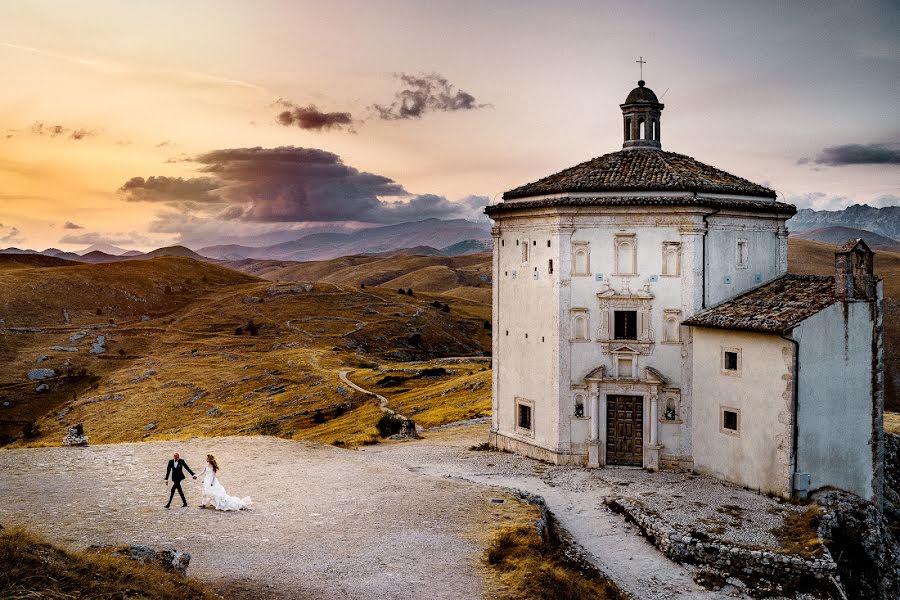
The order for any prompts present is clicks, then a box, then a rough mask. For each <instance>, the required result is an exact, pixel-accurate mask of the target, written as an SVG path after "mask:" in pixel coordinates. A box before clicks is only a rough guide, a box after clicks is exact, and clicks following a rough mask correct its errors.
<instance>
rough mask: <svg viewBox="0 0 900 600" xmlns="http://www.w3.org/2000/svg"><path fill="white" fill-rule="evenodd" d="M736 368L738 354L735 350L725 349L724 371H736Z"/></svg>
mask: <svg viewBox="0 0 900 600" xmlns="http://www.w3.org/2000/svg"><path fill="white" fill-rule="evenodd" d="M737 368H738V355H737V352H729V351H727V350H726V351H725V370H726V371H737Z"/></svg>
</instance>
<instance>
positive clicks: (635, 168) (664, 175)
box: [503, 92, 775, 200]
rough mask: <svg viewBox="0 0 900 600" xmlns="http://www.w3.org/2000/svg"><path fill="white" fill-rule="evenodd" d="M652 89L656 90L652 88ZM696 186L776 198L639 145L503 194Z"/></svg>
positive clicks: (682, 158)
mask: <svg viewBox="0 0 900 600" xmlns="http://www.w3.org/2000/svg"><path fill="white" fill-rule="evenodd" d="M650 93H651V94H652V93H653V92H650ZM670 191H681V192H692V193H717V194H738V195H744V196H758V197H762V198H767V199H770V200H771V199H774V198H775V192H774V190H770V189H769V188H766V187H763V186H761V185H758V184H755V183H753V182H750V181H747V180H746V179H744V178H742V177H737V176H735V175H732V174H730V173H726V172H725V171H722V170H720V169H717V168H715V167H711V166H710V165H707V164H704V163H702V162H700V161H699V160H695V159H693V158H691V157H689V156H684V155H683V154H676V153H674V152H665V151H663V150H655V149H652V150H651V149H644V148H634V149H630V150H620V151H619V152H613V153H611V154H604V155H603V156H599V157H597V158H595V159H593V160H589V161H587V162H584V163H581V164H580V165H575V166H574V167H571V168H568V169H565V170H564V171H560V172H559V173H556V174H554V175H550V176H548V177H544V178H543V179H540V180H538V181H535V182H534V183H529V184H527V185H523V186H521V187H518V188H516V189H514V190H510V191H508V192H506V193H505V194H503V198H504V199H505V200H511V199H516V198H527V197H529V196H542V195H546V194H561V193H567V192H568V193H572V192H577V193H585V192H587V193H590V192H670Z"/></svg>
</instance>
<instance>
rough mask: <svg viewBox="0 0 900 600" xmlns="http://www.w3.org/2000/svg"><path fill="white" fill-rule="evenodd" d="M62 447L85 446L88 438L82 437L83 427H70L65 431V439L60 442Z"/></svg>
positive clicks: (79, 425) (80, 425)
mask: <svg viewBox="0 0 900 600" xmlns="http://www.w3.org/2000/svg"><path fill="white" fill-rule="evenodd" d="M62 445H63V446H87V445H88V438H87V436H86V435H84V425H82V424H81V423H79V424H77V425H72V426H71V427H69V428H68V430H66V437H64V438H63V441H62Z"/></svg>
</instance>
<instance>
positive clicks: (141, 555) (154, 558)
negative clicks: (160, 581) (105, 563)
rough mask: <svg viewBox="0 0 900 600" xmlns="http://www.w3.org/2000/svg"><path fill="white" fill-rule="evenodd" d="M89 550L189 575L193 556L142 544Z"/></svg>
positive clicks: (100, 546)
mask: <svg viewBox="0 0 900 600" xmlns="http://www.w3.org/2000/svg"><path fill="white" fill-rule="evenodd" d="M88 550H90V551H92V552H98V553H101V554H108V555H110V556H121V557H124V558H128V559H131V560H134V561H137V562H139V563H141V564H157V565H159V566H161V567H162V568H163V569H165V570H167V571H171V572H173V573H178V574H179V575H183V576H184V575H187V568H188V566H190V564H191V555H190V554H189V553H187V552H179V551H178V550H174V549H172V548H166V549H163V550H155V549H153V548H151V547H150V546H144V545H142V544H130V545H128V546H106V545H96V546H91V547H90V548H88Z"/></svg>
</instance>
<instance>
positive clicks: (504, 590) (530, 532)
mask: <svg viewBox="0 0 900 600" xmlns="http://www.w3.org/2000/svg"><path fill="white" fill-rule="evenodd" d="M532 509H533V513H532V518H531V519H527V520H526V519H521V520H519V521H518V522H513V523H510V524H506V525H503V526H501V527H498V528H497V529H496V530H495V531H494V533H493V540H492V541H491V544H490V546H489V547H488V549H487V552H486V554H485V561H486V562H487V564H488V566H489V567H490V568H491V569H492V570H493V571H494V577H495V578H496V579H497V581H498V582H499V585H498V586H497V588H498V591H497V592H496V593H495V595H494V596H493V597H496V598H500V599H502V600H624V599H625V598H626V596H625V595H624V594H623V593H622V592H621V591H619V590H618V588H616V586H615V585H614V584H612V583H611V582H610V581H609V580H607V579H605V578H603V577H602V576H600V575H599V574H597V573H593V572H583V571H582V570H580V569H577V568H576V567H574V566H573V565H571V564H569V563H568V562H567V561H566V559H565V558H564V556H563V554H562V552H561V551H560V549H559V548H558V547H557V546H556V545H555V543H554V542H553V541H552V540H544V539H542V538H541V536H540V535H539V534H538V531H537V529H536V527H535V521H536V519H537V517H538V516H539V513H538V511H537V509H534V508H533V507H532Z"/></svg>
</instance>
